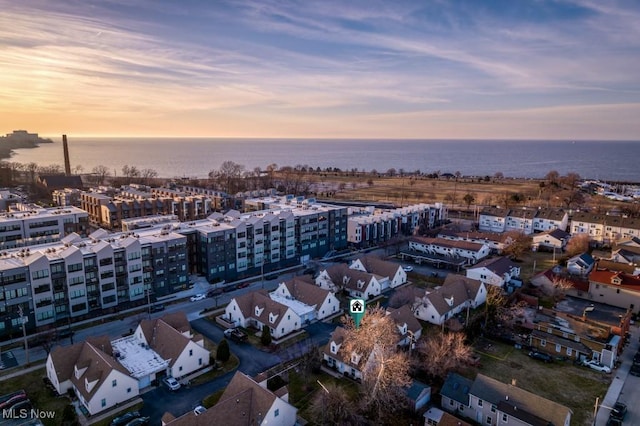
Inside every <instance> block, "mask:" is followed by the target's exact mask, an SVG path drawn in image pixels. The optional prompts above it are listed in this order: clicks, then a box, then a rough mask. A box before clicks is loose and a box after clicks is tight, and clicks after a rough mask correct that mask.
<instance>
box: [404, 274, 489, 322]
mask: <svg viewBox="0 0 640 426" xmlns="http://www.w3.org/2000/svg"><path fill="white" fill-rule="evenodd" d="M486 299H487V289H486V287H485V285H484V284H483V283H482V282H480V281H478V280H474V279H471V278H467V277H464V276H462V275H456V274H449V275H447V278H445V281H444V284H443V285H442V286H441V287H438V288H436V289H435V290H433V291H424V290H417V291H416V300H415V303H414V315H415V316H416V317H417V318H418V319H421V320H423V321H427V322H430V323H432V324H437V325H442V324H443V323H444V322H445V321H447V320H448V319H450V318H452V317H454V316H455V315H457V314H459V313H460V312H462V311H463V310H465V309H467V308H471V309H474V308H477V307H478V306H480V305H482V304H483V303H484V302H485V300H486Z"/></svg>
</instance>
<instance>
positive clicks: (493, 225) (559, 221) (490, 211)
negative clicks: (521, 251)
mask: <svg viewBox="0 0 640 426" xmlns="http://www.w3.org/2000/svg"><path fill="white" fill-rule="evenodd" d="M568 218H569V215H568V214H567V212H566V211H564V210H562V209H552V208H540V209H531V208H526V207H522V208H513V209H506V208H499V207H486V208H484V209H483V210H482V211H481V212H480V215H479V218H478V225H479V226H478V228H479V230H480V231H486V232H507V231H519V232H523V233H524V234H526V235H529V234H532V233H534V232H543V231H551V230H554V229H560V230H561V231H564V230H566V229H567V224H568V220H569V219H568Z"/></svg>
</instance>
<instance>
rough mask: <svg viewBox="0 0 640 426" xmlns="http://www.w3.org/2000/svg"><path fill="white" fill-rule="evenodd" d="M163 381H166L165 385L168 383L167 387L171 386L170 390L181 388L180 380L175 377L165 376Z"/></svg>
mask: <svg viewBox="0 0 640 426" xmlns="http://www.w3.org/2000/svg"><path fill="white" fill-rule="evenodd" d="M162 381H163V382H164V384H165V385H167V388H169V390H172V391H174V392H175V391H177V390H178V389H180V382H178V381H177V380H176V379H174V378H173V377H165V378H164V379H163V380H162Z"/></svg>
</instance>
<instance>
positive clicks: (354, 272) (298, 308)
mask: <svg viewBox="0 0 640 426" xmlns="http://www.w3.org/2000/svg"><path fill="white" fill-rule="evenodd" d="M368 271H369V272H368ZM334 280H335V281H334ZM406 282H407V275H406V272H405V271H404V270H403V269H402V267H401V266H400V265H398V264H396V263H393V262H387V261H384V260H381V259H378V258H376V257H373V256H363V257H360V258H358V259H356V260H355V261H353V262H352V264H351V266H347V265H345V264H337V265H334V266H332V267H330V268H329V269H327V270H323V271H321V272H320V273H319V275H318V277H316V279H315V280H314V279H313V278H312V277H311V276H310V275H304V276H299V277H294V278H292V279H291V280H288V281H285V282H282V283H280V284H279V286H278V288H277V289H276V290H274V291H273V292H271V293H268V292H266V291H265V290H256V291H252V292H249V293H245V294H243V295H241V296H237V297H234V298H233V299H231V301H230V302H229V304H228V305H227V306H226V308H225V312H224V314H223V315H222V316H221V317H219V318H218V322H219V323H220V324H222V325H223V326H225V327H238V326H240V327H246V328H249V327H251V328H254V329H257V330H262V328H263V327H264V326H267V327H269V330H270V332H271V336H272V337H273V338H274V339H276V340H277V339H281V338H282V337H284V336H287V335H289V334H291V333H293V332H296V331H298V330H300V329H302V328H304V327H305V326H307V325H308V324H310V323H312V322H314V321H316V320H323V319H326V318H329V317H332V316H335V315H338V314H340V313H342V308H341V306H340V302H339V300H338V299H337V298H336V296H335V294H336V292H338V291H347V292H348V293H349V294H352V295H354V296H353V297H364V298H371V297H375V296H378V295H380V293H381V291H385V290H388V289H391V288H395V287H397V286H399V285H401V284H405V283H406Z"/></svg>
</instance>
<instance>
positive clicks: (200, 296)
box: [190, 293, 207, 302]
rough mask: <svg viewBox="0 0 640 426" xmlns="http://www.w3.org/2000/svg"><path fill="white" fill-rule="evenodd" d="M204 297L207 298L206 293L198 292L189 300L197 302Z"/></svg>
mask: <svg viewBox="0 0 640 426" xmlns="http://www.w3.org/2000/svg"><path fill="white" fill-rule="evenodd" d="M206 298H207V295H206V294H204V293H199V294H196V295H195V296H191V299H190V300H191V301H192V302H197V301H198V300H204V299H206Z"/></svg>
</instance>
